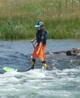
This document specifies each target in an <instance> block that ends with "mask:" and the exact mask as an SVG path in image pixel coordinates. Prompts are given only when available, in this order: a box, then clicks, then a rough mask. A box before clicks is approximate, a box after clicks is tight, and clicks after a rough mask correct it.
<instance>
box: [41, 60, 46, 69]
mask: <svg viewBox="0 0 80 98" xmlns="http://www.w3.org/2000/svg"><path fill="white" fill-rule="evenodd" d="M42 64H43V66H44V68H45V69H46V70H47V64H46V62H45V60H42Z"/></svg>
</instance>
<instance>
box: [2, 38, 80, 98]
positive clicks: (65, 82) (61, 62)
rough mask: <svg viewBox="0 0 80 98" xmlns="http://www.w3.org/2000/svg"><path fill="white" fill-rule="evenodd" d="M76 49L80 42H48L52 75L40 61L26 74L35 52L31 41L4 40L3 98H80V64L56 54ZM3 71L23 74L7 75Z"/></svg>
mask: <svg viewBox="0 0 80 98" xmlns="http://www.w3.org/2000/svg"><path fill="white" fill-rule="evenodd" d="M34 44H35V43H34ZM74 47H80V40H73V39H66V40H47V45H46V49H45V51H46V52H47V51H49V52H50V54H48V55H47V60H48V63H49V67H50V69H51V71H48V72H47V73H44V72H42V70H41V68H42V64H41V62H40V60H39V59H37V60H36V64H35V69H34V70H30V71H27V72H26V70H27V69H29V68H30V66H31V54H32V52H33V50H34V48H33V46H32V44H31V42H30V40H14V41H10V40H9V41H2V40H0V98H80V60H79V59H72V58H71V57H69V56H66V55H65V54H63V53H62V54H52V52H57V51H66V50H69V49H72V48H74ZM3 67H11V68H16V69H18V71H19V72H5V71H4V70H3V69H2V68H3Z"/></svg>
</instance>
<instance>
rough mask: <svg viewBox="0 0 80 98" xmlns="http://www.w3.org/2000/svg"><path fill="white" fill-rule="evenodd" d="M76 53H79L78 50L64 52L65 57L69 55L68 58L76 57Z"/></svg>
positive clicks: (79, 49) (79, 50)
mask: <svg viewBox="0 0 80 98" xmlns="http://www.w3.org/2000/svg"><path fill="white" fill-rule="evenodd" d="M78 53H80V48H73V49H71V50H68V51H67V52H66V55H69V56H76V55H77V54H78Z"/></svg>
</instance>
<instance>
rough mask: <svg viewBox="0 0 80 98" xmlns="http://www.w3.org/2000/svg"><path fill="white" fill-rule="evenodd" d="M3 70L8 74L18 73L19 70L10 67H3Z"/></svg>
mask: <svg viewBox="0 0 80 98" xmlns="http://www.w3.org/2000/svg"><path fill="white" fill-rule="evenodd" d="M3 70H4V71H6V72H11V71H15V72H17V71H18V69H14V68H10V67H3Z"/></svg>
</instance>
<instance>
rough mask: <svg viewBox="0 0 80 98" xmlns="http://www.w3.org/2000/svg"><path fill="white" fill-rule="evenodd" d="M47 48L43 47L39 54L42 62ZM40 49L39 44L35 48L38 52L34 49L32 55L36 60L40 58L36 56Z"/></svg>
mask: <svg viewBox="0 0 80 98" xmlns="http://www.w3.org/2000/svg"><path fill="white" fill-rule="evenodd" d="M45 47H46V45H42V46H41V49H40V51H39V53H38V55H39V58H40V60H43V59H44V54H45ZM38 48H39V44H37V45H36V47H35V49H36V50H35V49H34V51H33V54H32V55H33V56H34V57H35V58H38V55H37V54H36V51H38Z"/></svg>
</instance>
